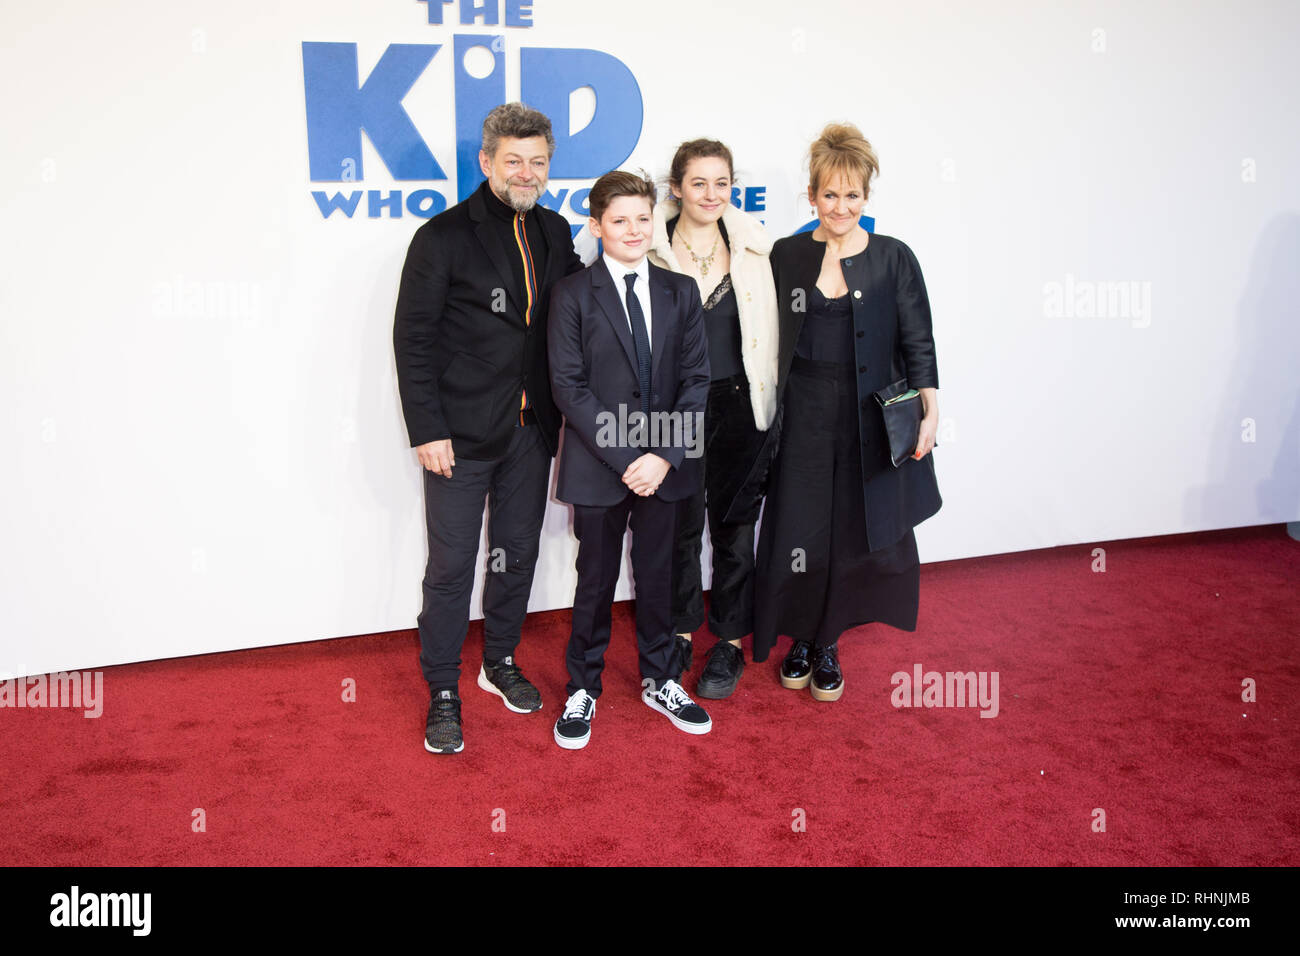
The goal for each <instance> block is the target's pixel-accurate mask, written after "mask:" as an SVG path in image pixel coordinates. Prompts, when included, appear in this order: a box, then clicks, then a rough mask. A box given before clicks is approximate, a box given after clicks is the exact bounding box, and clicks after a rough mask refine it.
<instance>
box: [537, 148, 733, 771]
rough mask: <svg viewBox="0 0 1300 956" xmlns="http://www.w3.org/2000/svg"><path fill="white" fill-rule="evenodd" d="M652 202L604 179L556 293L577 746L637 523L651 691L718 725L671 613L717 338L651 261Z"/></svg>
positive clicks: (662, 703)
mask: <svg viewBox="0 0 1300 956" xmlns="http://www.w3.org/2000/svg"><path fill="white" fill-rule="evenodd" d="M654 201H655V187H654V184H653V183H652V182H650V181H649V180H648V179H646V178H644V177H642V176H637V175H634V174H632V173H628V172H612V173H607V174H605V175H604V176H602V177H600V179H598V180H597V181H596V184H595V185H594V186H592V188H591V193H590V197H589V202H590V204H591V222H590V228H591V232H592V234H593V235H595V236H596V237H597V238H598V239H600V240H601V241H602V243H603V245H604V254H603V255H602V256H601V257H600V258H598V259H597V260H596V261H595V262H593V263H592V264H591V266H590V267H588V268H587V269H585V270H584V271H582V272H578V273H575V274H574V275H571V276H568V277H566V278H565V279H562V280H561V281H559V282H557V283H556V285H555V291H554V292H553V294H552V297H551V307H550V326H549V329H548V333H547V354H548V357H549V360H550V372H551V392H552V395H553V396H554V399H555V404H556V407H557V408H559V410H560V411H561V412H563V413H564V419H565V422H564V442H563V445H562V451H561V454H560V463H559V480H558V485H557V488H556V496H557V497H558V498H559V499H560V500H561V501H564V502H567V503H569V504H571V505H573V530H574V534H575V535H576V536H577V538H578V586H577V590H576V592H575V593H574V598H573V629H572V632H571V634H570V636H569V648H568V652H567V654H566V655H565V660H566V663H567V665H568V670H569V685H568V694H569V699H568V702H567V703H566V704H565V707H564V712H563V714H561V716H560V719H559V720H558V721H556V724H555V742H556V743H557V744H559V745H560V746H561V747H564V748H565V749H567V750H577V749H579V748H581V747H585V746H586V745H587V741H588V740H589V739H590V737H591V719H592V716H593V715H594V714H595V710H596V698H598V697H599V696H600V692H601V682H600V675H601V671H602V670H603V669H604V663H605V650H606V648H607V647H608V646H609V637H610V614H611V609H610V605H611V603H612V602H613V600H614V587H615V585H616V584H617V583H618V575H619V568H620V565H621V564H622V558H623V534H624V532H625V530H626V529H627V527H628V524H629V521H630V523H631V528H632V573H633V577H634V580H635V583H636V639H637V649H638V652H639V656H640V665H641V677H642V687H643V690H642V695H641V699H642V700H643V701H644V702H645V704H646V705H647V706H648V707H650V708H651V709H652V710H655V711H657V712H658V713H661V714H663V715H665V716H666V717H667V718H668V719H669V720H670V721H671V722H672V723H673V725H674V726H675V727H677V728H678V729H680V730H683V731H685V732H687V733H691V734H706V733H708V732H709V731H710V730H711V729H712V727H713V724H712V721H710V719H709V715H708V714H706V713H705V712H704V710H703V708H701V707H700V706H699V705H697V704H696V703H695V702H694V701H693V700H691V698H690V697H688V696H687V695H686V692H685V691H684V690H683V689H682V688H681V686H680V685H679V684H678V683H677V680H676V678H677V676H678V675H677V673H676V671H675V669H674V663H673V658H674V654H673V650H674V641H673V630H672V614H671V610H672V608H671V574H672V553H673V538H674V533H675V530H676V520H677V506H676V502H678V501H679V500H681V499H683V498H685V497H687V496H689V495H690V494H692V493H693V492H694V491H695V490H696V488H697V487H698V485H699V482H700V480H701V473H700V467H699V461H700V453H701V451H702V449H703V440H704V436H703V434H701V432H702V424H703V420H704V404H705V400H706V399H707V397H708V391H709V356H708V344H707V341H706V339H705V332H704V313H703V310H702V307H701V304H700V293H699V288H698V287H697V286H696V284H695V281H694V280H693V279H691V278H689V277H688V276H681V275H677V274H675V273H672V272H669V271H668V270H666V269H660V268H659V267H658V266H654V265H652V264H650V263H649V262H648V261H647V260H646V252H647V251H648V250H649V248H650V240H651V234H652V226H653V215H652V214H653V209H654Z"/></svg>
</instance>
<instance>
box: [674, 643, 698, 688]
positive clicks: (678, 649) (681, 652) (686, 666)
mask: <svg viewBox="0 0 1300 956" xmlns="http://www.w3.org/2000/svg"><path fill="white" fill-rule="evenodd" d="M693 649H694V644H692V643H691V642H690V641H688V640H687V639H686V638H684V637H682V636H681V635H680V634H674V635H673V654H675V655H676V657H677V663H678V664H679V665H680V669H679V671H678V678H679V679H678V683H681V680H680V678H681V677H684V676H685V675H686V672H687V671H689V670H690V669H691V664H693V663H694V657H693V654H692V651H693Z"/></svg>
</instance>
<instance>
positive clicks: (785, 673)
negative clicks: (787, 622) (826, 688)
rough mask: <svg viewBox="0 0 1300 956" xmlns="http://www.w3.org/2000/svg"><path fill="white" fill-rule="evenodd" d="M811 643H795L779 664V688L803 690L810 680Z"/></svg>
mask: <svg viewBox="0 0 1300 956" xmlns="http://www.w3.org/2000/svg"><path fill="white" fill-rule="evenodd" d="M812 652H813V646H812V641H795V642H794V646H793V647H791V648H790V653H789V654H787V655H785V660H783V661H782V662H781V686H782V687H789V688H791V689H792V690H803V689H804V688H805V687H807V686H808V682H809V681H811V680H812Z"/></svg>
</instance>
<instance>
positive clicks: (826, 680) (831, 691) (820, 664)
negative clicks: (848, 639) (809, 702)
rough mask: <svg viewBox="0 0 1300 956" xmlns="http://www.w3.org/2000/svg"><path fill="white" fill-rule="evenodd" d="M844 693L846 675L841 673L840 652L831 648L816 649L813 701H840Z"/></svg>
mask: <svg viewBox="0 0 1300 956" xmlns="http://www.w3.org/2000/svg"><path fill="white" fill-rule="evenodd" d="M843 693H844V674H843V673H842V672H841V671H840V652H839V649H838V648H837V647H836V646H835V645H834V644H832V645H831V646H830V647H814V648H813V658H812V695H813V700H839V699H840V695H841V694H843Z"/></svg>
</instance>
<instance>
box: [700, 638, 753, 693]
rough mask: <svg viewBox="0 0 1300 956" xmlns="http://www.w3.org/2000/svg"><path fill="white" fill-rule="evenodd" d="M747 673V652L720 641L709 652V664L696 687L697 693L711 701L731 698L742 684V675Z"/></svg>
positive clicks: (705, 666)
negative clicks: (737, 686)
mask: <svg viewBox="0 0 1300 956" xmlns="http://www.w3.org/2000/svg"><path fill="white" fill-rule="evenodd" d="M744 672H745V652H744V651H742V650H741V649H740V648H739V647H737V646H736V645H734V644H732V643H731V642H730V641H718V643H716V644H714V645H713V650H711V651H709V659H708V662H707V663H705V665H704V673H703V674H701V675H700V682H699V683H698V684H696V685H695V693H696V695H697V696H699V697H707V698H708V699H709V700H722V699H723V698H724V697H730V696H731V695H732V693H733V692H734V691H735V689H736V685H737V684H738V683H740V675H741V674H743V673H744Z"/></svg>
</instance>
